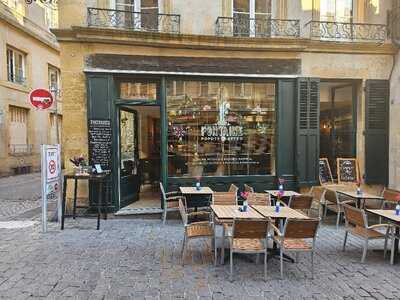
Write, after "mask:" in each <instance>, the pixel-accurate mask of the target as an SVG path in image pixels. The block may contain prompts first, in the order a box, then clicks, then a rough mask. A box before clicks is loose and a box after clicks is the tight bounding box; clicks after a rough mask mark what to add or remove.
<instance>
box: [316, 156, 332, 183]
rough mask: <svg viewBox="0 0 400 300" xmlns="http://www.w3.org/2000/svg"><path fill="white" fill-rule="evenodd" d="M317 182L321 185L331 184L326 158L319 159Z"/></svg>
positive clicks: (330, 174)
mask: <svg viewBox="0 0 400 300" xmlns="http://www.w3.org/2000/svg"><path fill="white" fill-rule="evenodd" d="M319 182H320V184H321V185H324V184H333V178H332V172H331V167H330V166H329V161H328V159H327V158H320V159H319Z"/></svg>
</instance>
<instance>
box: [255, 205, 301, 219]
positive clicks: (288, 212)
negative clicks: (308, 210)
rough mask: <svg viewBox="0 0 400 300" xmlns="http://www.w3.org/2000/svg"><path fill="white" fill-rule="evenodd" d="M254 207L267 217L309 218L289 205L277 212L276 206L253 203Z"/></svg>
mask: <svg viewBox="0 0 400 300" xmlns="http://www.w3.org/2000/svg"><path fill="white" fill-rule="evenodd" d="M252 207H253V208H254V209H255V210H256V211H258V212H259V213H260V214H262V215H263V216H264V217H266V218H272V219H309V217H307V216H306V215H304V214H302V213H301V212H299V211H297V210H294V209H292V208H290V207H287V206H281V209H280V211H279V212H278V213H277V212H275V206H263V205H252Z"/></svg>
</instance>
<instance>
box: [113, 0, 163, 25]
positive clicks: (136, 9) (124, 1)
mask: <svg viewBox="0 0 400 300" xmlns="http://www.w3.org/2000/svg"><path fill="white" fill-rule="evenodd" d="M158 2H159V0H116V3H115V5H116V9H117V10H120V11H124V12H121V14H123V16H121V17H122V19H124V20H125V23H126V24H125V25H128V26H129V27H131V28H136V29H139V28H142V29H145V30H155V31H157V30H158V13H159V3H158ZM128 12H129V13H128Z"/></svg>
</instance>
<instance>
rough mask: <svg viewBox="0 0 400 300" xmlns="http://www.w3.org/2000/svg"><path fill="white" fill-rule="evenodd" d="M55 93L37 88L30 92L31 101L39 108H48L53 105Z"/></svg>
mask: <svg viewBox="0 0 400 300" xmlns="http://www.w3.org/2000/svg"><path fill="white" fill-rule="evenodd" d="M53 101H54V100H53V95H52V94H51V93H50V92H49V91H48V90H45V89H35V90H33V91H31V92H30V94H29V102H30V103H31V104H32V106H34V107H36V108H39V109H48V108H50V107H51V106H52V105H53Z"/></svg>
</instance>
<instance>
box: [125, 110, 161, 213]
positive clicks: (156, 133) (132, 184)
mask: <svg viewBox="0 0 400 300" xmlns="http://www.w3.org/2000/svg"><path fill="white" fill-rule="evenodd" d="M160 142H161V139H160V107H159V106H155V105H154V106H150V105H124V106H121V107H120V108H119V151H120V153H119V154H120V155H119V157H120V171H119V201H120V208H121V209H123V210H130V209H143V208H158V209H159V208H160V207H161V202H160V190H159V181H160V174H161V158H160Z"/></svg>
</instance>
